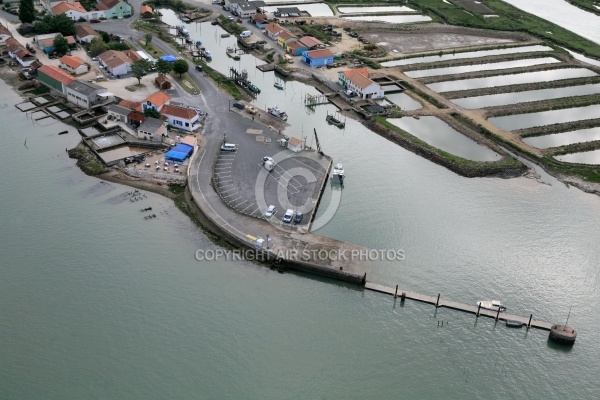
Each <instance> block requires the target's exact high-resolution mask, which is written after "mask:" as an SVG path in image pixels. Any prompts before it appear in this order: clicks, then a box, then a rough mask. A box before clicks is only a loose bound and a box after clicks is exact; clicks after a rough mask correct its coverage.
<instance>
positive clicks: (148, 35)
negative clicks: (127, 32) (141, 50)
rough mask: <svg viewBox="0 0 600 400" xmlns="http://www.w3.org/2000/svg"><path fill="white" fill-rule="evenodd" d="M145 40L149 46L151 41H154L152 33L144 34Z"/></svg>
mask: <svg viewBox="0 0 600 400" xmlns="http://www.w3.org/2000/svg"><path fill="white" fill-rule="evenodd" d="M144 40H145V41H146V46H148V45H149V44H150V43H152V34H151V33H146V34H145V35H144Z"/></svg>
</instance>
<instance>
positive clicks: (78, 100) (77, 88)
mask: <svg viewBox="0 0 600 400" xmlns="http://www.w3.org/2000/svg"><path fill="white" fill-rule="evenodd" d="M66 89H67V101H69V102H70V103H73V104H75V105H78V106H79V107H84V108H90V107H92V106H93V105H95V104H98V103H100V102H101V101H102V100H104V99H106V97H107V96H110V94H109V93H108V92H107V90H106V88H103V87H102V86H100V85H96V84H95V83H92V82H85V81H80V80H76V81H74V82H71V83H69V84H68V85H67V88H66Z"/></svg>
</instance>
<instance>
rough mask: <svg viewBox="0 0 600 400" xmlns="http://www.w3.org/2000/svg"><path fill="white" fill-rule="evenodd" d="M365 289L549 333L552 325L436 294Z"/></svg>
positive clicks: (373, 286)
mask: <svg viewBox="0 0 600 400" xmlns="http://www.w3.org/2000/svg"><path fill="white" fill-rule="evenodd" d="M365 289H368V290H372V291H374V292H379V293H385V294H389V295H391V296H394V297H400V298H401V299H411V300H416V301H420V302H422V303H428V304H433V305H434V306H435V307H436V308H438V307H446V308H450V309H452V310H458V311H464V312H468V313H471V314H475V315H476V316H480V315H482V316H484V317H489V318H494V319H495V320H500V321H506V320H509V321H517V322H521V323H522V324H523V325H524V326H526V327H528V328H529V327H531V328H537V329H543V330H546V331H549V330H550V329H551V328H552V324H551V323H549V322H544V321H538V320H536V319H533V314H531V315H530V316H529V317H521V316H519V315H512V314H507V313H506V312H497V311H491V310H486V309H483V308H480V307H477V306H470V305H467V304H462V303H457V302H455V301H451V300H446V299H442V298H441V296H440V295H439V294H438V295H437V297H436V296H427V295H424V294H419V293H415V292H409V291H406V290H404V289H399V288H398V286H396V288H391V287H388V286H384V285H379V284H377V283H372V282H366V283H365Z"/></svg>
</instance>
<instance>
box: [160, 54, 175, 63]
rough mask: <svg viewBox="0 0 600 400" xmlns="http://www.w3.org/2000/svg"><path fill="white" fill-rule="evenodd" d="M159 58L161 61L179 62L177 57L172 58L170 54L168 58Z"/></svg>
mask: <svg viewBox="0 0 600 400" xmlns="http://www.w3.org/2000/svg"><path fill="white" fill-rule="evenodd" d="M159 58H160V59H161V60H165V61H168V62H173V61H175V60H177V57H175V56H172V55H170V54H169V55H168V56H162V57H159Z"/></svg>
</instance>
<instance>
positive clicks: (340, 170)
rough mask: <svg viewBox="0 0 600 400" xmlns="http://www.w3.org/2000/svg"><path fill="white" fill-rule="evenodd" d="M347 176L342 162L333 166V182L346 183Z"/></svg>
mask: <svg viewBox="0 0 600 400" xmlns="http://www.w3.org/2000/svg"><path fill="white" fill-rule="evenodd" d="M345 177H346V173H345V171H344V166H343V165H342V163H341V162H339V163H337V164H335V167H333V171H331V176H330V179H331V183H336V182H339V183H340V184H342V185H343V184H344V178H345Z"/></svg>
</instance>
